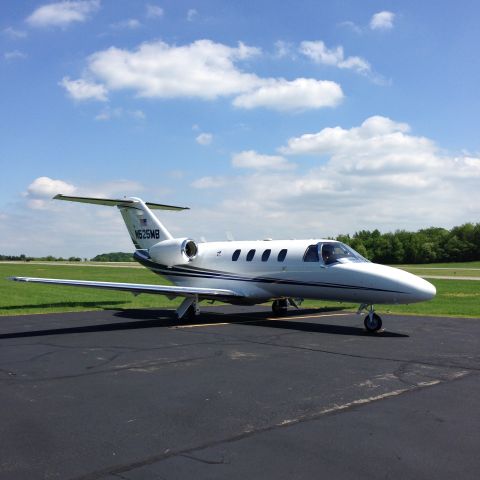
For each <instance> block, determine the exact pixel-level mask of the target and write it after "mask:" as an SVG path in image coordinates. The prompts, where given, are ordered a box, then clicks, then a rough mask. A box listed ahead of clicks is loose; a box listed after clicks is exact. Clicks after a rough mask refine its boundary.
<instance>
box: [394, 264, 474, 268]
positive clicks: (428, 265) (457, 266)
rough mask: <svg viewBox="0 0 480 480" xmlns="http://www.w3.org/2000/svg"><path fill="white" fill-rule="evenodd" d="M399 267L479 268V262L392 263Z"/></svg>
mask: <svg viewBox="0 0 480 480" xmlns="http://www.w3.org/2000/svg"><path fill="white" fill-rule="evenodd" d="M394 266H397V267H400V268H449V269H450V268H452V269H462V268H480V262H454V263H421V264H415V265H413V264H411V265H394Z"/></svg>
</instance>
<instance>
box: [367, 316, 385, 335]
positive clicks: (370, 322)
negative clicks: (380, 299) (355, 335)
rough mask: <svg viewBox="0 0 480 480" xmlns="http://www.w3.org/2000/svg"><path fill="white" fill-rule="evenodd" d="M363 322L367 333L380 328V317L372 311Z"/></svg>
mask: <svg viewBox="0 0 480 480" xmlns="http://www.w3.org/2000/svg"><path fill="white" fill-rule="evenodd" d="M363 324H364V325H365V329H366V330H367V332H368V333H375V332H378V331H379V330H381V328H382V319H381V318H380V316H379V315H377V314H376V313H374V314H373V315H372V316H371V317H370V314H369V315H367V316H366V317H365V320H364V321H363Z"/></svg>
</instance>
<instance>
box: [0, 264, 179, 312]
mask: <svg viewBox="0 0 480 480" xmlns="http://www.w3.org/2000/svg"><path fill="white" fill-rule="evenodd" d="M9 276H21V277H47V278H70V279H75V280H99V281H107V282H108V281H112V282H129V283H164V284H168V283H169V282H168V281H167V280H166V279H163V278H161V277H159V276H158V275H155V274H153V273H151V272H150V271H149V270H147V269H145V268H129V267H117V268H111V267H94V268H93V267H88V266H78V265H75V266H71V265H48V264H42V265H33V264H0V315H18V314H24V313H52V312H73V311H82V310H102V309H111V308H113V309H115V308H118V309H122V308H142V307H169V308H175V307H176V306H177V305H178V304H179V301H180V300H179V299H176V300H174V301H170V300H168V299H167V298H166V297H164V296H162V295H138V296H134V295H132V294H131V293H128V292H114V291H111V290H96V289H93V288H74V287H64V286H60V285H42V284H38V283H36V284H34V283H23V282H12V281H9V280H6V277H9Z"/></svg>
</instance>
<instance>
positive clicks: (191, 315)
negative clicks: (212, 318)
mask: <svg viewBox="0 0 480 480" xmlns="http://www.w3.org/2000/svg"><path fill="white" fill-rule="evenodd" d="M194 319H195V307H194V306H193V305H190V306H189V307H188V308H187V311H186V312H185V313H184V314H183V317H182V318H180V317H179V316H178V315H177V320H178V321H179V322H191V321H192V320H194Z"/></svg>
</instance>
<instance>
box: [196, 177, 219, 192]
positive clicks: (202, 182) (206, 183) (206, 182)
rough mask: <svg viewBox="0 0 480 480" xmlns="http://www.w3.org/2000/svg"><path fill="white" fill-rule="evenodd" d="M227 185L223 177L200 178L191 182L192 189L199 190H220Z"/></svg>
mask: <svg viewBox="0 0 480 480" xmlns="http://www.w3.org/2000/svg"><path fill="white" fill-rule="evenodd" d="M226 184H227V180H226V179H225V178H224V177H201V178H199V179H197V180H195V181H194V182H192V187H194V188H199V189H207V188H221V187H224V186H225V185H226Z"/></svg>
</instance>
